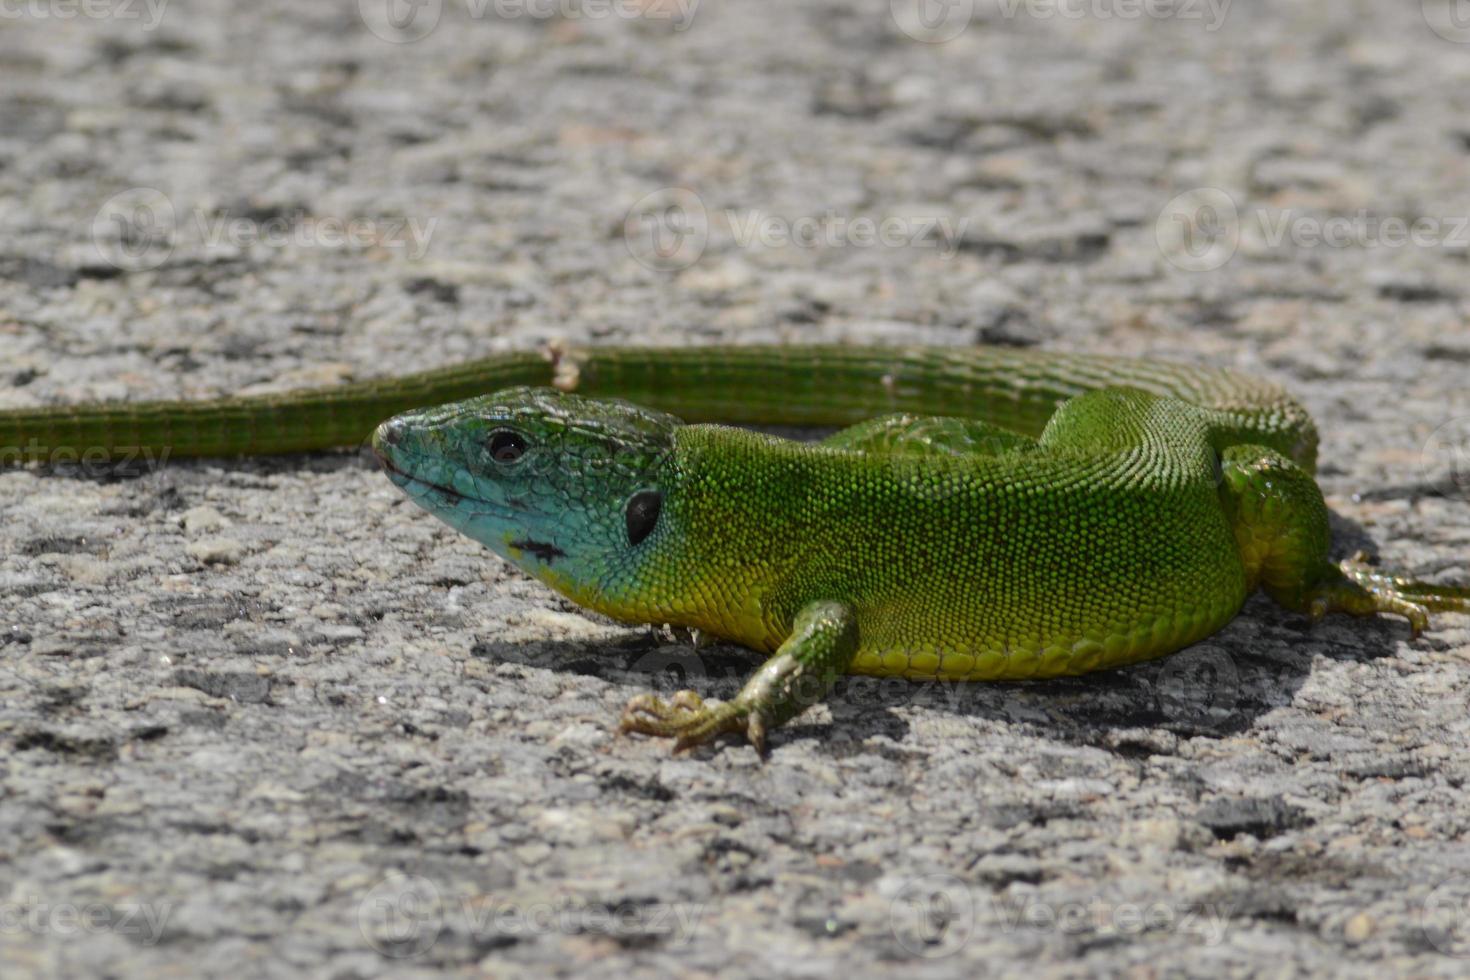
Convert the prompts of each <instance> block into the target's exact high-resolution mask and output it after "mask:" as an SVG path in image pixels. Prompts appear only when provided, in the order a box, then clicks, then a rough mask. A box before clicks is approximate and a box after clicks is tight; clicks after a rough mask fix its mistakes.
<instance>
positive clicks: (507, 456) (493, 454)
mask: <svg viewBox="0 0 1470 980" xmlns="http://www.w3.org/2000/svg"><path fill="white" fill-rule="evenodd" d="M485 448H486V449H488V450H490V458H491V459H493V460H495V462H497V463H514V462H516V461H517V460H519V459H520V458H521V457H522V456H523V455H525V452H526V440H525V439H523V438H521V434H520V433H519V432H513V431H511V430H510V429H496V430H495V431H494V432H492V433H490V438H488V439H486V440H485Z"/></svg>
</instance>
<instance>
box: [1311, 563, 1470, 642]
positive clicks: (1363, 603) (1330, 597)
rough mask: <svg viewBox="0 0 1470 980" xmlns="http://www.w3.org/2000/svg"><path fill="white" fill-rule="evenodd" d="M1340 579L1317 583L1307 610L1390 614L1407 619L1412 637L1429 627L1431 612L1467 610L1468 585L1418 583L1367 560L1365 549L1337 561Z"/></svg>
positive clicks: (1469, 607)
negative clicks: (1322, 583) (1320, 584)
mask: <svg viewBox="0 0 1470 980" xmlns="http://www.w3.org/2000/svg"><path fill="white" fill-rule="evenodd" d="M1338 568H1339V569H1340V570H1341V571H1342V576H1343V577H1342V579H1340V580H1337V581H1334V582H1329V583H1326V584H1324V585H1322V586H1319V587H1318V589H1317V592H1316V594H1315V595H1314V596H1313V597H1312V605H1311V613H1312V618H1313V619H1319V618H1321V617H1322V616H1323V615H1326V614H1327V613H1329V612H1346V613H1351V614H1353V615H1357V616H1371V615H1373V614H1374V613H1394V614H1397V615H1400V616H1403V617H1404V618H1405V619H1407V620H1408V621H1409V626H1410V628H1411V629H1412V630H1413V631H1414V636H1416V637H1417V636H1418V635H1419V634H1420V633H1422V632H1423V631H1424V630H1425V629H1426V628H1428V626H1429V614H1430V613H1431V612H1470V588H1466V587H1465V586H1460V585H1436V584H1435V583H1433V582H1419V581H1416V580H1414V579H1411V578H1407V577H1405V576H1402V575H1395V574H1393V573H1392V572H1385V571H1382V570H1380V569H1378V568H1376V567H1374V566H1373V565H1372V564H1370V563H1369V558H1368V555H1367V553H1366V552H1362V551H1360V552H1358V553H1357V554H1356V555H1354V556H1353V557H1351V558H1349V559H1347V560H1346V561H1343V562H1340V563H1339V564H1338Z"/></svg>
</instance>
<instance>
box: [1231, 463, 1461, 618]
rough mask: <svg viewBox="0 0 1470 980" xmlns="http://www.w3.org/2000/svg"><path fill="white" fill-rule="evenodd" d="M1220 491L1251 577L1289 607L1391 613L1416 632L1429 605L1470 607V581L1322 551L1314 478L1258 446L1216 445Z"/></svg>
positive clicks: (1317, 614)
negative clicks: (1389, 568)
mask: <svg viewBox="0 0 1470 980" xmlns="http://www.w3.org/2000/svg"><path fill="white" fill-rule="evenodd" d="M1221 474H1222V482H1221V488H1220V492H1221V497H1222V499H1223V502H1224V504H1225V510H1226V513H1227V514H1228V515H1229V516H1230V519H1231V525H1232V527H1233V529H1234V531H1235V540H1236V544H1237V545H1238V546H1239V548H1240V556H1241V560H1242V562H1244V564H1245V568H1246V574H1247V576H1248V577H1249V580H1250V582H1251V583H1252V584H1253V585H1259V586H1260V587H1261V588H1262V589H1264V590H1265V592H1266V594H1267V595H1269V596H1270V597H1271V598H1272V599H1274V600H1276V601H1277V602H1278V603H1280V604H1281V605H1283V606H1285V607H1286V608H1287V609H1291V610H1294V611H1297V612H1302V613H1306V614H1308V615H1309V616H1311V617H1312V618H1313V619H1321V618H1322V617H1323V616H1325V615H1327V614H1328V613H1330V612H1344V613H1348V614H1350V615H1354V616H1372V615H1375V614H1377V613H1392V614H1394V615H1398V616H1402V617H1404V618H1405V619H1407V620H1408V621H1409V626H1410V628H1411V629H1412V630H1413V632H1414V635H1415V636H1418V635H1419V633H1421V632H1422V631H1423V630H1424V629H1425V628H1427V627H1428V625H1429V613H1430V612H1470V588H1465V587H1463V586H1450V585H1434V584H1432V583H1428V582H1417V581H1414V580H1413V579H1409V578H1405V577H1403V576H1399V575H1394V574H1391V573H1385V572H1381V571H1378V570H1377V569H1374V568H1372V567H1370V566H1369V565H1368V563H1367V561H1366V556H1364V555H1363V554H1361V553H1359V554H1358V555H1355V556H1354V557H1352V558H1350V559H1348V560H1346V561H1343V562H1333V561H1331V560H1330V559H1329V557H1328V551H1329V548H1330V547H1331V534H1330V532H1329V530H1328V522H1327V504H1326V503H1325V502H1324V501H1323V499H1322V491H1321V490H1320V489H1319V488H1318V487H1317V484H1316V481H1314V480H1313V479H1312V477H1311V476H1310V475H1309V474H1308V473H1307V472H1306V471H1305V470H1303V469H1301V468H1300V467H1298V466H1297V465H1296V464H1295V463H1293V462H1292V461H1291V460H1289V459H1287V458H1286V457H1284V456H1282V455H1280V454H1279V453H1277V452H1275V451H1274V450H1271V449H1266V448H1265V447H1263V446H1232V447H1230V448H1228V449H1226V450H1225V451H1224V452H1223V453H1221Z"/></svg>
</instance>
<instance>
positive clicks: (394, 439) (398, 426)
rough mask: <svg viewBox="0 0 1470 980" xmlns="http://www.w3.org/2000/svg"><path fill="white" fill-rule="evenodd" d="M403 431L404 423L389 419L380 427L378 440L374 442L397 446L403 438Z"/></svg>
mask: <svg viewBox="0 0 1470 980" xmlns="http://www.w3.org/2000/svg"><path fill="white" fill-rule="evenodd" d="M403 429H404V426H403V423H402V422H400V421H398V419H389V420H388V421H386V422H384V423H383V424H382V425H380V426H378V432H377V438H376V439H375V440H374V441H375V442H378V443H380V444H382V445H386V446H396V445H398V443H399V441H400V440H401V439H402V438H403Z"/></svg>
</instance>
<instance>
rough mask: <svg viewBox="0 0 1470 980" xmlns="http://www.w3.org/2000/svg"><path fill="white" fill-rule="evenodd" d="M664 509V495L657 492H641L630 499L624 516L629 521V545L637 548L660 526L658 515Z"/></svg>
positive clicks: (624, 510) (624, 509)
mask: <svg viewBox="0 0 1470 980" xmlns="http://www.w3.org/2000/svg"><path fill="white" fill-rule="evenodd" d="M663 507H664V495H663V494H662V493H660V492H659V491H657V490H639V491H638V492H637V493H635V494H633V496H631V497H629V498H628V503H627V505H626V506H625V507H624V508H623V516H624V517H625V518H626V519H627V521H628V544H630V545H633V546H637V544H638V543H639V542H640V541H642V540H643V539H644V538H646V537H648V536H649V535H650V534H652V533H653V529H654V528H655V527H657V526H658V515H659V513H660V512H661V511H662V510H663Z"/></svg>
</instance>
